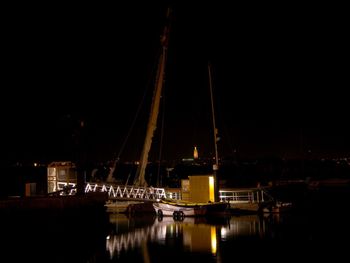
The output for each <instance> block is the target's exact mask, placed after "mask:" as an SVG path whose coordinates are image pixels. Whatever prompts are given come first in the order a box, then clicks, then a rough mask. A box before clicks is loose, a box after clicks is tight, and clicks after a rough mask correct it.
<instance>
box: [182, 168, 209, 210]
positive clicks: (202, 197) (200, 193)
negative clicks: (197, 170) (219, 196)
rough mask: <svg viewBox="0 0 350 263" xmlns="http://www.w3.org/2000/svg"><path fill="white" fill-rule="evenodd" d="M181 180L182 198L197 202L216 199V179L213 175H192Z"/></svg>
mask: <svg viewBox="0 0 350 263" xmlns="http://www.w3.org/2000/svg"><path fill="white" fill-rule="evenodd" d="M188 178H189V179H187V180H181V191H182V199H183V200H187V201H190V202H196V203H206V202H208V201H210V202H214V201H215V180H214V176H213V175H191V176H188Z"/></svg>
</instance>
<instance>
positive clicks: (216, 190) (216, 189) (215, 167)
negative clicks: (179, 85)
mask: <svg viewBox="0 0 350 263" xmlns="http://www.w3.org/2000/svg"><path fill="white" fill-rule="evenodd" d="M208 73H209V74H208V75H209V90H210V102H211V114H212V119H213V133H214V136H213V137H214V150H215V163H214V164H213V177H214V199H215V201H217V200H218V199H219V184H218V178H217V171H218V169H219V154H218V145H217V142H218V138H217V136H218V129H217V128H216V122H215V108H214V96H213V82H212V76H211V64H210V62H209V63H208Z"/></svg>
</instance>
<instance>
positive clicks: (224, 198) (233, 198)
mask: <svg viewBox="0 0 350 263" xmlns="http://www.w3.org/2000/svg"><path fill="white" fill-rule="evenodd" d="M219 198H220V201H221V202H234V203H261V202H265V201H269V200H271V196H270V195H268V194H267V193H266V192H265V190H264V189H263V188H251V189H225V190H220V191H219Z"/></svg>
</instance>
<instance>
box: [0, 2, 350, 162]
mask: <svg viewBox="0 0 350 263" xmlns="http://www.w3.org/2000/svg"><path fill="white" fill-rule="evenodd" d="M128 2H129V3H128V4H123V5H122V4H119V3H116V4H113V5H107V4H106V5H105V4H98V5H97V6H96V5H88V4H85V3H84V4H83V5H63V4H61V5H59V4H57V5H54V4H48V5H46V6H45V5H44V6H43V5H37V6H34V5H33V4H32V3H30V4H28V5H19V4H18V5H11V6H6V7H4V9H3V12H4V13H5V15H4V16H3V18H2V20H3V23H2V48H1V51H2V52H1V57H2V59H1V61H2V93H3V94H2V96H1V98H2V103H1V115H2V118H1V120H2V125H1V127H2V132H1V134H2V136H1V141H2V145H3V147H2V155H3V157H2V160H5V161H10V162H15V161H45V162H49V161H54V160H68V159H70V158H73V156H74V152H76V151H77V147H78V146H77V145H80V146H79V147H83V148H84V151H86V152H87V154H88V156H89V159H90V160H92V161H107V160H111V159H113V158H115V157H116V156H117V155H118V154H119V153H121V155H120V157H121V158H122V159H123V160H136V159H138V158H139V154H140V151H141V148H142V144H143V138H144V135H145V122H146V120H147V118H148V112H149V108H150V105H149V103H150V101H149V100H150V98H151V94H152V89H153V85H152V83H153V82H152V81H153V79H154V75H155V69H156V65H157V54H158V52H159V51H160V44H159V38H160V34H161V32H162V28H163V26H164V24H165V13H166V8H167V1H140V2H141V3H137V2H133V1H128ZM146 2H148V3H146ZM149 2H152V3H149ZM174 2H175V1H174ZM184 2H185V1H184ZM172 6H173V19H172V26H171V32H170V38H169V52H168V63H167V68H166V77H165V86H164V92H165V93H164V95H163V100H165V104H164V107H165V111H164V112H165V113H164V114H165V115H164V120H165V123H164V130H163V131H164V139H163V146H164V148H163V158H164V159H168V160H170V159H175V158H182V157H191V155H192V151H193V146H194V145H196V146H197V147H198V149H199V154H200V156H210V155H211V154H212V152H213V139H212V126H211V112H210V97H209V87H208V85H209V83H208V71H207V63H208V61H210V62H211V64H212V68H213V86H214V96H215V105H216V115H217V117H216V118H217V126H218V129H219V134H220V137H221V140H220V143H219V149H220V155H221V156H223V157H232V156H233V155H237V154H238V155H239V156H242V157H246V158H260V157H271V156H274V157H281V158H296V157H300V156H305V155H308V156H309V157H315V158H319V157H339V156H349V154H350V138H349V134H350V128H349V127H348V119H349V110H350V109H349V108H350V106H349V102H348V96H347V95H346V89H347V88H348V87H349V66H348V64H349V46H350V45H349V40H348V27H347V26H346V24H348V23H347V22H348V21H346V20H347V19H346V15H347V14H346V13H345V10H346V9H345V7H342V6H335V5H333V6H328V5H325V4H320V3H317V2H316V3H314V4H308V5H306V4H304V3H302V4H299V5H296V4H294V3H293V4H281V3H278V4H277V5H276V4H269V5H265V3H264V4H258V5H255V4H252V3H247V4H244V5H243V4H235V3H229V2H228V1H211V2H210V1H209V2H208V3H202V1H198V3H197V4H190V5H189V4H184V3H182V4H179V3H176V4H172ZM144 94H146V100H145V103H144V105H142V107H141V110H140V112H141V113H140V116H139V118H138V120H137V121H136V122H135V125H134V129H133V131H132V133H131V134H130V137H129V138H128V141H127V143H126V144H125V148H124V150H123V151H121V149H122V145H123V142H124V140H125V139H126V136H127V134H128V130H129V128H130V126H131V124H132V122H133V119H134V117H135V114H136V111H137V109H138V107H139V105H140V103H141V101H142V98H143V96H144ZM81 121H84V127H83V128H81V127H80V126H79V124H80V123H81ZM159 127H160V126H159ZM159 131H160V129H157V134H156V135H155V138H154V142H155V143H154V145H155V146H154V147H153V148H152V153H151V154H150V158H156V157H155V156H156V155H157V153H158V152H159V150H158V149H159V136H158V135H159V134H158V133H159ZM82 144H83V145H84V146H81V145H82Z"/></svg>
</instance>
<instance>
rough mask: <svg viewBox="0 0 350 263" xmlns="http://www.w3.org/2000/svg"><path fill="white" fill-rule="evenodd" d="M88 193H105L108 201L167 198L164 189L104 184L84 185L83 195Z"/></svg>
mask: <svg viewBox="0 0 350 263" xmlns="http://www.w3.org/2000/svg"><path fill="white" fill-rule="evenodd" d="M89 192H107V193H108V196H109V198H110V199H146V200H157V199H161V198H166V197H167V196H166V193H165V189H164V188H158V187H135V186H131V185H115V184H106V183H86V186H85V193H89Z"/></svg>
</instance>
